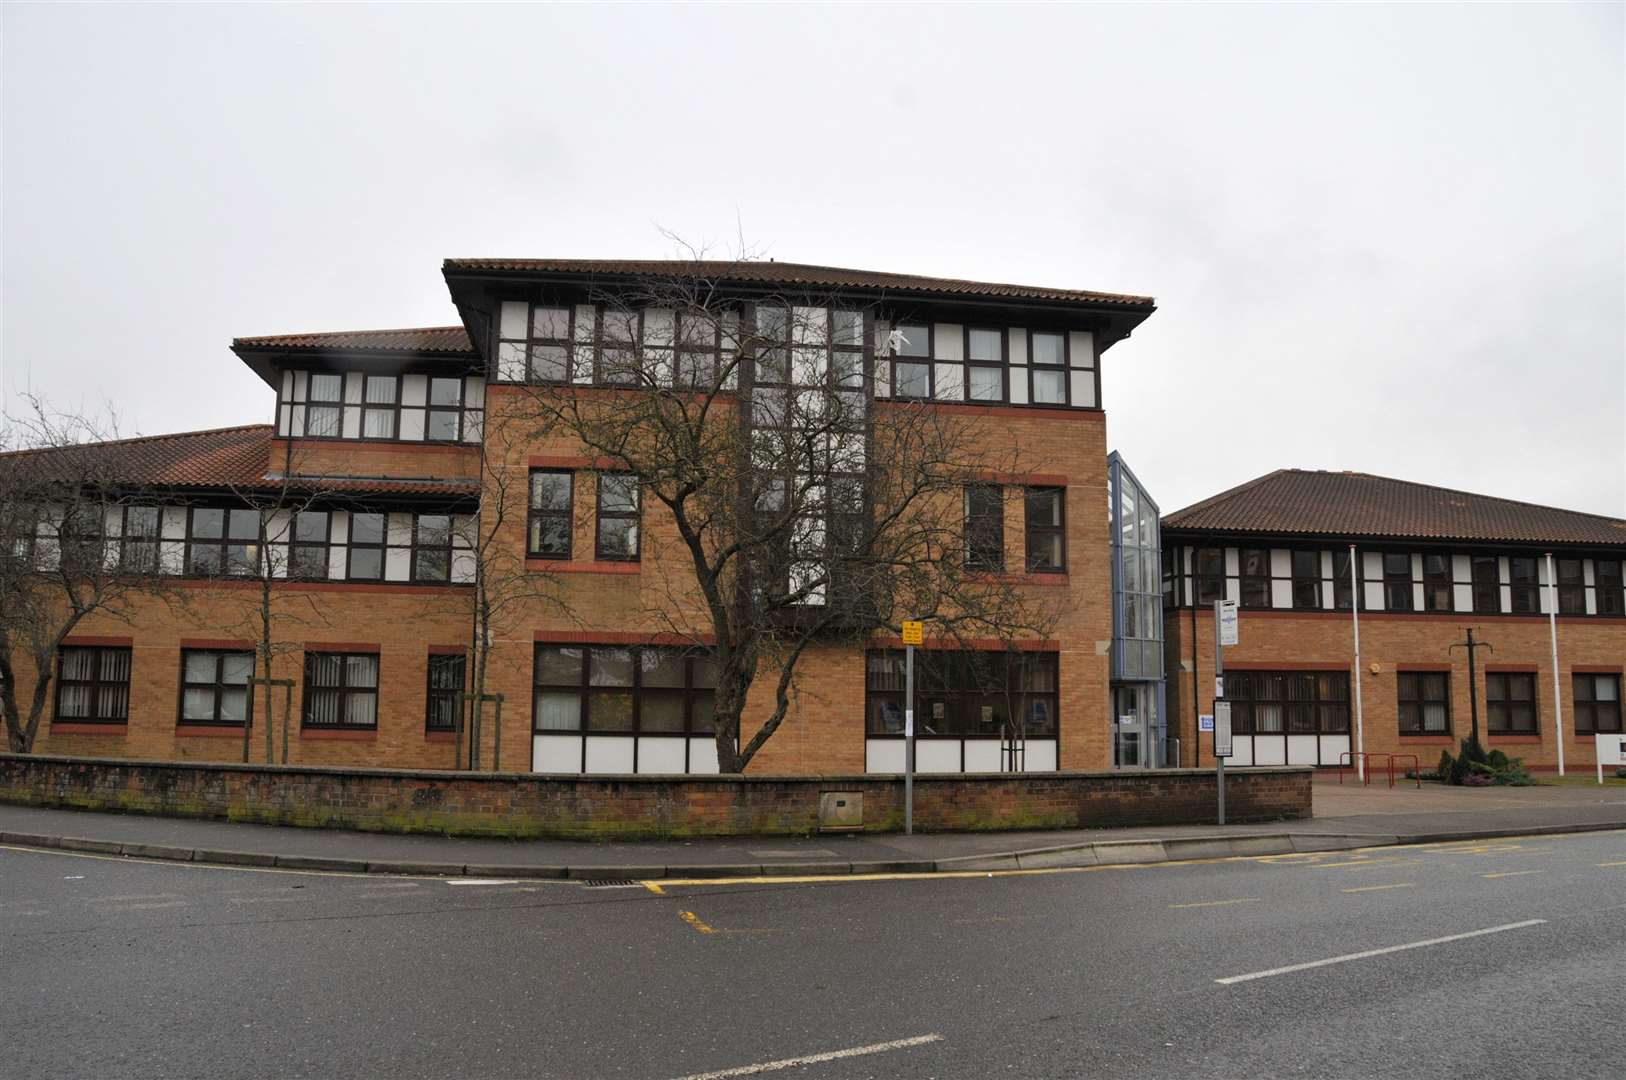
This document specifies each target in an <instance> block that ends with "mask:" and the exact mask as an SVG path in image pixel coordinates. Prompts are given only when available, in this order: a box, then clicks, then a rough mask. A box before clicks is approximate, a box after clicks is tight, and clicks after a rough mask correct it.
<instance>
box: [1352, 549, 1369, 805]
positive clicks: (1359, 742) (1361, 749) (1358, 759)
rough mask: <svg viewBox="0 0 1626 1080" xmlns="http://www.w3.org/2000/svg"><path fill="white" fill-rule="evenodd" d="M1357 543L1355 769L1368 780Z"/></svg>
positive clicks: (1354, 592) (1354, 591) (1354, 589)
mask: <svg viewBox="0 0 1626 1080" xmlns="http://www.w3.org/2000/svg"><path fill="white" fill-rule="evenodd" d="M1355 559H1356V554H1355V545H1354V544H1351V545H1349V614H1350V617H1351V619H1352V621H1353V622H1354V626H1355V770H1356V775H1357V776H1359V777H1360V778H1361V780H1362V782H1365V780H1366V758H1365V757H1363V756H1362V755H1363V754H1364V753H1365V751H1366V725H1365V718H1364V717H1363V716H1362V715H1361V592H1360V589H1361V582H1360V576H1359V575H1358V574H1356V573H1355Z"/></svg>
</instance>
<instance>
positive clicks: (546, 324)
mask: <svg viewBox="0 0 1626 1080" xmlns="http://www.w3.org/2000/svg"><path fill="white" fill-rule="evenodd" d="M507 306H508V305H507V304H504V305H503V307H504V308H507ZM574 314H575V313H574V312H573V311H572V310H571V309H570V308H567V307H544V306H543V305H541V304H538V305H536V306H535V307H533V308H532V309H531V318H530V327H531V333H530V352H529V359H530V368H529V370H530V378H531V380H532V381H533V382H543V383H567V382H569V381H570V374H571V373H570V358H571V337H570V335H571V320H572V318H573V316H574ZM524 332H525V330H524V313H523V312H521V313H520V326H519V333H520V335H521V336H522V337H523V336H524ZM505 336H506V332H505ZM505 346H506V343H505ZM510 352H511V354H513V355H512V358H511V360H510V366H511V367H512V368H514V369H517V371H519V372H521V373H523V372H525V371H526V352H525V345H524V344H523V343H520V344H519V345H518V346H517V348H511V349H510ZM521 377H523V376H521Z"/></svg>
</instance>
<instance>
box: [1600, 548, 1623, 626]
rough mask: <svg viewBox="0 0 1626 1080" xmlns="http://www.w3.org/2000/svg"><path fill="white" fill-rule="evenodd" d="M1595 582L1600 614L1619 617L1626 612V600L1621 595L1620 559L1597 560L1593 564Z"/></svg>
mask: <svg viewBox="0 0 1626 1080" xmlns="http://www.w3.org/2000/svg"><path fill="white" fill-rule="evenodd" d="M1592 573H1593V581H1594V582H1595V585H1596V588H1597V593H1598V614H1599V615H1619V614H1621V613H1622V612H1623V611H1626V599H1623V596H1622V593H1621V575H1620V560H1619V559H1597V560H1595V561H1594V562H1593V564H1592Z"/></svg>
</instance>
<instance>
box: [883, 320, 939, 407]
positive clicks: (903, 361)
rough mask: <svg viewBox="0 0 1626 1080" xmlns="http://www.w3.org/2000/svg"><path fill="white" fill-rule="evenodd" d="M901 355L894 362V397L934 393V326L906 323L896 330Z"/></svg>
mask: <svg viewBox="0 0 1626 1080" xmlns="http://www.w3.org/2000/svg"><path fill="white" fill-rule="evenodd" d="M892 342H893V345H894V346H895V348H896V351H897V358H896V359H894V360H893V361H892V396H893V397H900V398H929V397H931V396H932V365H931V355H932V329H931V327H929V326H919V325H910V324H907V323H906V324H902V325H899V326H898V327H897V328H896V329H894V330H893V331H892Z"/></svg>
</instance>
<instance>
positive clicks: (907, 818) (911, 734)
mask: <svg viewBox="0 0 1626 1080" xmlns="http://www.w3.org/2000/svg"><path fill="white" fill-rule="evenodd" d="M914 831H915V647H914V646H913V645H908V646H905V647H904V660H903V835H905V836H912V835H914Z"/></svg>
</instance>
